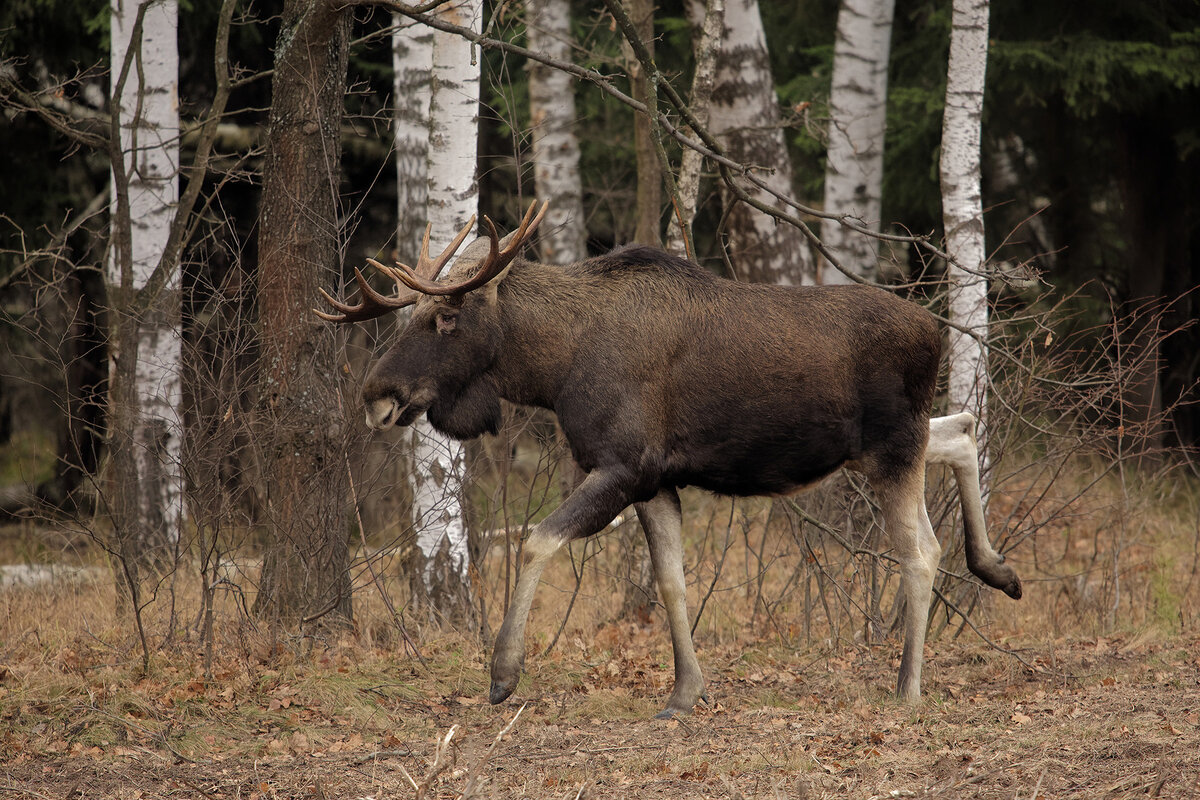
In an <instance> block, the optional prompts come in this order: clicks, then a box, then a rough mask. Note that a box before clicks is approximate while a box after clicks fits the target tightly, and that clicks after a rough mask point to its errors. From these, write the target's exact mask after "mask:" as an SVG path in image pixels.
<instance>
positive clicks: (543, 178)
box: [525, 0, 587, 264]
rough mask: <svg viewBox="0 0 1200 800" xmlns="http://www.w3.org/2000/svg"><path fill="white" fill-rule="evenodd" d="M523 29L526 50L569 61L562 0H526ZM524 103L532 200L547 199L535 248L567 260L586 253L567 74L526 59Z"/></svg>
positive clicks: (554, 260) (548, 257)
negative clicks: (530, 141)
mask: <svg viewBox="0 0 1200 800" xmlns="http://www.w3.org/2000/svg"><path fill="white" fill-rule="evenodd" d="M525 28H526V31H527V36H528V37H529V48H530V49H531V50H535V51H539V52H542V53H545V54H546V55H548V56H551V57H552V58H556V59H558V60H560V61H570V60H571V55H572V54H571V6H570V3H568V2H567V0H527V2H526V4H525ZM529 107H530V112H531V113H530V117H531V119H532V134H533V177H534V187H535V191H536V192H537V199H538V202H539V203H542V202H548V203H549V204H550V208H549V211H547V212H546V219H545V221H544V222H543V223H542V228H541V230H542V235H541V236H539V237H538V253H539V256H540V257H541V260H542V261H545V262H546V263H548V264H570V263H572V262H574V261H579V260H581V259H582V258H583V257H584V256H586V255H587V250H586V247H585V244H586V240H587V226H586V224H585V222H586V221H585V220H584V217H583V186H582V182H581V180H580V175H579V140H578V138H577V137H576V136H575V88H574V82H573V81H572V80H571V76H569V75H567V73H565V72H563V71H561V70H557V69H551V68H550V67H548V66H546V65H545V64H542V63H539V62H533V63H531V64H530V67H529Z"/></svg>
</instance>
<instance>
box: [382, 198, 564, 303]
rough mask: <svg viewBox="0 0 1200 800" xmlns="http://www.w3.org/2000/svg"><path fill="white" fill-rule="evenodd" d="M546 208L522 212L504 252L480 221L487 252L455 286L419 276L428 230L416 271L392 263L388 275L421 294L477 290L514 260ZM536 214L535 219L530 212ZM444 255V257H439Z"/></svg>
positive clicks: (534, 207)
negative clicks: (487, 245) (488, 242)
mask: <svg viewBox="0 0 1200 800" xmlns="http://www.w3.org/2000/svg"><path fill="white" fill-rule="evenodd" d="M549 207H550V203H549V202H548V201H547V202H543V203H542V208H541V210H540V211H539V210H538V209H537V203H536V202H535V203H532V204H530V206H529V210H528V211H526V212H525V217H524V218H523V219H522V220H521V226H520V227H519V228H517V229H516V230H515V231H513V233H512V235H511V236H510V237H509V240H508V243H507V244H506V245H505V247H504V249H503V250H501V249H500V237H499V235H498V234H497V233H496V226H495V225H494V224H493V223H492V221H491V219H489V218H488V217H486V216H485V217H484V218H483V223H484V225H486V226H487V229H488V238H489V239H490V240H491V249H490V251H489V252H488V255H487V257H486V258H485V259H484V261H483V264H481V265H480V267H479V268H478V269H477V270H475V274H474V275H472V276H471V277H469V278H467V279H466V280H464V281H461V282H459V283H437V282H436V281H435V280H434V278H435V277H436V276H437V273H436V272H435V273H433V274H432V275H429V274H428V273H424V274H423V273H422V270H421V265H422V263H423V261H424V256H425V252H426V251H427V250H428V245H429V229H428V228H426V230H425V241H424V242H423V243H422V245H421V254H422V260H421V261H418V262H417V267H416V269H413V268H412V267H409V266H406V265H404V264H401V263H399V262H396V267H395V268H389V269H388V273H389V274H390V275H391V276H392V277H393V278H395V279H396V281H397V282H400V283H403V284H404V285H405V286H407V287H409V288H410V289H413V290H414V291H417V292H420V293H422V294H429V295H436V296H438V297H457V296H461V295H464V294H466V293H467V292H470V291H472V290H474V289H478V288H479V287H480V286H483V285H484V284H485V283H487V282H488V281H490V280H492V279H493V278H495V277H496V276H497V275H499V274H500V273H501V272H503V271H504V269H505V267H507V266H508V265H509V263H510V262H511V261H512V260H513V259H514V258H515V257H516V255H517V253H518V252H520V250H521V247H522V246H524V244H525V243H526V242H527V241H528V240H529V237H530V236H532V235H533V232H534V231H535V230H537V227H538V225H540V224H541V223H542V218H543V217H545V216H546V210H547V209H548V208H549ZM535 211H536V212H537V214H536V216H535V215H534V212H535ZM443 255H445V254H443Z"/></svg>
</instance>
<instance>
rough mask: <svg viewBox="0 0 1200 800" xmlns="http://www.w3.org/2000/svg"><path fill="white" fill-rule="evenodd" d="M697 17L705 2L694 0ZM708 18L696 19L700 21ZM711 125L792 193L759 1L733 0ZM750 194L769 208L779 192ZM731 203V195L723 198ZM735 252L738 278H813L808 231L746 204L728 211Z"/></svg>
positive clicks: (732, 150)
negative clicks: (779, 222) (807, 240)
mask: <svg viewBox="0 0 1200 800" xmlns="http://www.w3.org/2000/svg"><path fill="white" fill-rule="evenodd" d="M690 8H691V9H692V13H693V14H694V15H698V14H699V13H700V12H702V10H703V5H701V4H698V3H693V4H691V6H690ZM701 19H702V18H700V17H698V16H696V17H695V18H693V23H694V24H700V20H701ZM709 130H710V132H711V133H712V134H713V135H714V136H716V137H717V138H718V139H719V140H720V141H721V142H722V144H723V145H724V146H725V152H726V155H728V156H729V157H730V158H732V159H733V160H735V161H739V162H741V163H744V164H753V165H757V166H759V167H762V168H763V169H764V173H763V174H762V175H761V176H760V177H762V178H763V180H764V182H766V183H767V184H768V185H769V186H770V187H771V188H772V189H773V190H775V191H778V192H779V193H780V194H782V195H783V196H785V197H791V196H793V195H794V192H793V191H792V164H791V158H790V157H789V156H788V151H787V145H786V142H785V141H784V137H783V118H782V115H781V114H780V111H779V100H778V98H777V97H776V95H775V83H774V81H773V79H772V77H771V62H770V59H769V58H768V54H767V40H766V34H765V33H764V32H763V24H762V17H761V15H760V14H759V10H758V0H729V2H728V3H727V5H726V8H725V36H724V41H723V44H722V48H721V54H720V56H719V58H718V62H717V77H716V83H715V85H714V87H713V97H712V107H711V109H710V111H709ZM748 188H749V191H750V193H751V195H752V196H754V197H755V199H757V200H761V201H762V202H763V203H764V204H766V205H769V206H776V207H777V206H778V201H776V200H775V198H774V197H772V196H771V195H769V194H767V193H766V192H763V191H761V190H759V189H757V188H756V187H748ZM725 202H726V204H728V203H730V202H733V198H732V197H730V196H729V195H728V194H726V195H725ZM728 232H729V250H730V257H731V259H732V261H733V264H734V267H735V268H736V270H737V273H738V274H737V277H738V278H739V279H742V280H748V281H754V282H758V283H778V284H784V285H796V284H800V283H804V282H810V281H811V279H812V275H813V258H812V253H811V252H810V251H809V249H808V243H807V242H806V241H805V238H804V234H803V233H801V232H800V231H799V230H797V229H796V228H794V227H792V226H791V225H783V224H776V222H775V220H773V219H772V218H771V217H769V216H768V215H766V214H763V213H761V212H759V211H757V210H755V209H754V208H751V207H750V206H748V205H746V204H745V203H737V204H736V205H735V206H734V207H733V208H731V209H730V210H729V220H728Z"/></svg>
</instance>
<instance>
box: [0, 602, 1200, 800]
mask: <svg viewBox="0 0 1200 800" xmlns="http://www.w3.org/2000/svg"><path fill="white" fill-rule="evenodd" d="M7 605H8V606H9V613H12V611H13V608H12V605H13V604H11V603H10V604H7ZM35 638H36V637H35ZM8 644H9V645H10V646H9V647H8V651H9V652H8V654H9V655H10V656H11V655H12V653H13V648H12V647H11V645H12V644H13V643H12V642H9V643H8ZM35 646H36V644H35ZM268 649H269V648H268ZM245 652H246V653H250V654H252V655H250V656H248V657H247V656H239V657H232V656H231V657H227V658H222V657H221V655H220V653H218V656H217V659H216V660H215V661H214V663H213V671H212V678H211V679H208V680H206V679H205V678H204V677H203V668H202V664H203V657H202V654H198V653H191V654H190V655H189V654H188V653H186V652H185V651H184V650H182V649H180V650H178V651H177V652H176V653H175V655H174V656H173V657H172V656H169V655H168V654H165V653H163V652H160V653H158V654H156V655H155V656H154V658H153V659H152V662H151V669H150V671H149V672H148V673H146V674H145V675H143V676H141V677H137V676H136V675H135V674H133V673H131V672H130V670H131V667H130V662H136V661H137V660H138V659H137V658H136V657H134V658H129V659H120V662H121V663H119V664H118V663H112V659H113V653H112V652H111V651H110V648H109V646H108V645H107V644H106V643H105V642H104V641H103V637H102V636H101V637H99V638H96V637H93V636H89V635H88V634H87V633H83V634H81V635H80V636H79V638H78V639H77V640H76V641H75V643H74V646H72V647H66V648H63V649H59V650H57V651H56V652H54V653H49V652H46V653H45V655H46V661H45V664H44V666H43V667H28V666H27V667H26V668H25V669H26V670H27V672H26V674H24V675H23V674H21V668H20V667H16V666H11V667H0V671H2V673H0V718H2V722H0V724H2V726H3V728H2V732H0V753H3V754H4V755H3V763H2V764H0V796H15V797H28V798H55V800H69V798H75V797H79V798H160V797H161V798H166V797H180V798H186V797H197V798H231V799H232V798H239V799H241V798H245V799H248V800H254V799H256V798H264V799H265V798H320V799H322V800H324V799H325V798H413V797H428V798H459V797H496V798H519V797H529V798H601V797H613V798H625V797H639V798H651V797H663V798H710V797H711V798H757V797H764V798H785V797H786V798H824V797H855V798H863V800H866V798H892V797H945V798H976V797H978V798H1004V799H1005V800H1011V799H1012V798H1020V800H1032V798H1034V797H1043V798H1074V797H1078V798H1085V797H1086V798H1134V797H1138V798H1140V797H1178V798H1183V797H1196V796H1200V640H1198V639H1195V638H1188V637H1186V636H1184V637H1180V636H1173V637H1167V636H1164V635H1161V634H1155V633H1143V634H1141V635H1136V634H1130V635H1128V636H1123V637H1116V638H1111V639H1089V640H1076V641H1068V640H1056V641H1046V642H1037V643H1034V644H1032V645H1029V646H1027V647H1026V648H1024V649H1021V650H1019V652H1018V655H1019V658H1018V656H1014V655H1012V654H1006V653H1002V652H1000V651H998V650H996V649H991V648H989V647H988V646H987V645H986V644H983V643H980V642H978V641H975V642H972V643H958V642H944V641H936V642H934V643H933V644H932V646H931V647H930V648H929V649H928V651H927V659H928V660H927V664H926V672H925V677H926V680H925V686H926V698H925V700H924V701H923V702H922V703H921V704H920V705H919V706H915V707H912V706H906V705H903V704H900V703H898V702H896V701H895V700H893V699H892V697H891V694H890V688H891V684H892V682H893V681H894V675H895V667H896V662H895V647H894V645H891V644H888V645H881V646H878V647H842V648H839V649H837V650H836V651H833V650H828V649H827V650H824V651H818V650H812V651H807V650H801V651H798V652H797V651H793V650H790V649H787V648H783V647H780V646H778V645H777V644H772V643H771V642H750V641H747V642H742V643H739V644H737V645H734V646H714V647H702V648H701V652H700V657H701V661H702V663H703V664H704V666H705V669H706V671H707V678H708V681H709V691H710V698H711V701H712V703H711V705H710V706H708V707H703V708H700V709H698V710H697V711H696V713H694V714H693V715H691V716H688V717H684V718H680V719H677V720H669V721H660V720H654V719H651V717H652V715H653V714H654V712H655V711H656V710H657V709H658V708H659V706H660V704H662V703H664V702H665V700H666V696H667V694H668V693H669V681H670V649H669V643H668V642H667V640H666V635H665V632H664V631H662V630H661V629H660V628H659V627H658V626H656V625H648V626H644V625H641V624H637V623H622V624H611V625H608V626H605V627H604V628H602V629H600V630H599V632H598V633H597V634H596V636H595V637H594V639H592V640H590V641H588V642H584V641H582V640H581V639H580V638H579V637H578V636H574V637H572V641H570V642H566V643H560V644H559V646H557V647H556V648H555V650H554V651H553V652H552V653H550V654H549V655H547V656H544V657H540V656H539V654H531V655H530V659H529V663H528V665H527V666H528V674H527V675H526V677H525V679H524V680H523V682H522V683H521V685H520V687H519V688H518V691H517V693H516V695H514V697H513V698H512V699H511V700H509V701H508V702H506V703H505V704H502V705H500V706H495V707H493V706H489V705H488V704H487V703H486V701H485V700H484V694H485V690H486V680H487V679H486V670H485V668H484V655H483V651H482V650H480V649H479V648H477V647H472V646H471V645H470V644H469V643H468V642H467V640H466V638H465V637H459V636H449V637H444V638H442V639H439V640H435V641H431V642H426V643H424V644H423V646H422V652H423V657H424V658H425V659H426V661H427V666H425V665H422V664H421V663H420V662H419V661H417V660H414V659H413V658H411V657H402V656H400V655H399V654H398V653H397V652H396V649H389V648H375V649H364V648H363V647H362V646H361V643H360V642H355V641H354V640H353V639H351V638H350V637H347V639H346V640H345V641H342V642H339V643H327V644H325V645H323V646H321V647H319V648H317V649H314V650H312V651H310V652H309V653H308V654H307V656H306V657H304V658H300V659H291V658H289V657H286V656H283V657H281V656H280V655H279V653H278V651H276V652H275V653H274V654H273V655H272V654H270V653H267V652H266V650H265V649H264V644H263V643H262V642H257V643H256V642H253V641H251V642H250V646H249V647H248V648H247V649H246V650H245ZM255 653H256V655H254V654H255ZM1022 662H1024V663H1022ZM26 663H28V662H26ZM504 731H507V732H506V733H504V734H503V736H500V734H501V733H502V732H504ZM446 742H448V745H447V744H446ZM439 746H441V752H440V753H439Z"/></svg>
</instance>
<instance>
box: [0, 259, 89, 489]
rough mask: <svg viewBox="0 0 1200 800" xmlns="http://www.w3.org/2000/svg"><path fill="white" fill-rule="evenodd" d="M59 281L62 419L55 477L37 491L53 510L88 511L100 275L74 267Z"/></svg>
mask: <svg viewBox="0 0 1200 800" xmlns="http://www.w3.org/2000/svg"><path fill="white" fill-rule="evenodd" d="M62 285H63V296H62V303H63V307H64V308H63V310H64V312H65V317H66V319H65V322H66V325H65V327H66V333H65V335H64V336H63V338H62V342H61V344H60V345H59V362H60V363H61V364H62V365H63V383H62V393H63V394H62V399H61V400H60V402H61V403H62V408H63V410H64V411H65V412H66V419H65V420H63V424H62V425H61V427H60V428H59V429H58V437H57V439H58V440H57V442H56V445H55V451H56V455H57V458H56V459H55V469H54V476H53V477H52V478H50V479H48V480H46V481H44V482H43V483H41V484H40V485H39V486H38V487H37V495H38V499H40V500H41V501H42V502H44V503H47V504H48V505H51V506H53V507H55V508H60V509H64V510H67V511H70V510H80V511H87V510H89V508H90V506H91V505H92V504H91V501H90V500H88V499H86V498H85V497H84V496H83V495H84V494H85V492H81V491H80V489H81V485H82V484H83V482H84V479H85V478H86V477H87V476H88V475H95V474H96V471H97V468H98V466H99V462H100V450H101V447H102V444H103V440H102V436H103V431H104V425H105V420H104V406H105V388H106V387H105V384H106V377H107V362H106V360H105V350H104V336H105V333H104V330H103V322H102V320H101V318H100V315H101V309H100V305H102V304H103V296H104V287H103V282H102V281H101V279H100V277H99V275H98V274H96V273H95V272H94V271H85V270H72V271H71V272H70V273H68V274H67V275H65V276H64V277H63V280H62ZM0 441H3V436H0Z"/></svg>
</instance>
